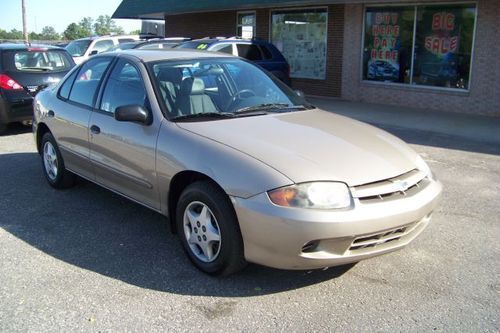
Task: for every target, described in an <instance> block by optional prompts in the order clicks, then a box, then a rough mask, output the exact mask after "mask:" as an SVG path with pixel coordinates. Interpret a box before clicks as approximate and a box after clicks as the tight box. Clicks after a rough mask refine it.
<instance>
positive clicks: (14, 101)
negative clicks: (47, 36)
mask: <svg viewBox="0 0 500 333" xmlns="http://www.w3.org/2000/svg"><path fill="white" fill-rule="evenodd" d="M74 66H75V63H74V61H73V59H72V58H71V56H70V55H69V53H68V52H67V51H66V50H65V49H62V48H59V47H55V46H48V45H37V46H35V45H33V46H28V45H25V44H0V133H2V132H3V131H4V130H5V129H6V127H7V124H9V123H13V122H25V121H31V119H32V118H33V107H32V103H33V96H35V95H36V93H37V92H38V91H40V90H41V89H43V88H45V87H47V86H49V85H51V84H55V83H57V82H59V80H61V79H62V78H63V77H64V75H66V73H68V71H69V70H70V69H71V68H73V67H74Z"/></svg>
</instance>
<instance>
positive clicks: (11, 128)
mask: <svg viewBox="0 0 500 333" xmlns="http://www.w3.org/2000/svg"><path fill="white" fill-rule="evenodd" d="M30 132H31V125H23V124H21V123H12V124H9V125H8V126H7V129H6V130H5V132H3V133H0V137H2V136H10V135H19V134H25V133H30Z"/></svg>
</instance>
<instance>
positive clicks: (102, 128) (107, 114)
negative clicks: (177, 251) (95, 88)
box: [90, 59, 161, 210]
mask: <svg viewBox="0 0 500 333" xmlns="http://www.w3.org/2000/svg"><path fill="white" fill-rule="evenodd" d="M139 66H141V65H138V64H134V63H132V62H131V61H130V60H126V59H120V60H119V61H118V62H117V63H116V65H115V66H114V68H113V69H112V71H111V73H110V75H109V78H108V79H107V80H106V83H105V85H104V88H103V91H102V97H101V101H100V103H99V104H98V110H96V111H95V112H94V113H93V114H92V116H91V120H90V129H91V131H90V159H91V162H92V164H93V166H94V168H95V172H96V181H97V182H98V183H100V184H101V185H103V186H105V187H107V188H110V189H112V190H114V191H117V192H119V193H121V194H123V195H125V196H127V197H129V198H131V199H133V200H136V201H138V202H140V203H142V204H145V205H147V206H149V207H151V208H153V209H156V210H159V209H160V204H159V203H160V200H159V192H158V189H157V181H156V169H155V156H156V139H157V136H158V131H159V127H160V124H161V119H154V120H153V123H152V124H151V125H144V124H140V123H133V122H119V121H117V120H115V118H114V113H115V110H116V108H118V107H120V106H126V105H140V106H143V107H144V108H146V109H150V106H149V99H148V96H147V92H146V88H145V83H144V80H143V77H147V74H146V70H145V68H144V67H139ZM150 111H151V110H150Z"/></svg>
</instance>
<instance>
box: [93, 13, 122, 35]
mask: <svg viewBox="0 0 500 333" xmlns="http://www.w3.org/2000/svg"><path fill="white" fill-rule="evenodd" d="M94 32H95V34H96V35H109V34H111V33H116V34H123V33H124V32H123V29H122V28H121V27H119V26H117V25H116V23H115V21H113V20H112V19H111V17H110V16H109V15H100V16H99V17H98V18H97V19H96V21H95V23H94Z"/></svg>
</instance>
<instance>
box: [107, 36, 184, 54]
mask: <svg viewBox="0 0 500 333" xmlns="http://www.w3.org/2000/svg"><path fill="white" fill-rule="evenodd" d="M189 40H191V38H184V37H169V38H155V39H149V40H140V41H135V42H128V43H121V44H118V45H116V46H114V47H113V48H111V49H109V50H108V51H106V52H113V51H123V50H131V49H143V50H158V49H170V48H172V47H175V46H177V45H179V44H181V43H183V42H186V41H189Z"/></svg>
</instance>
